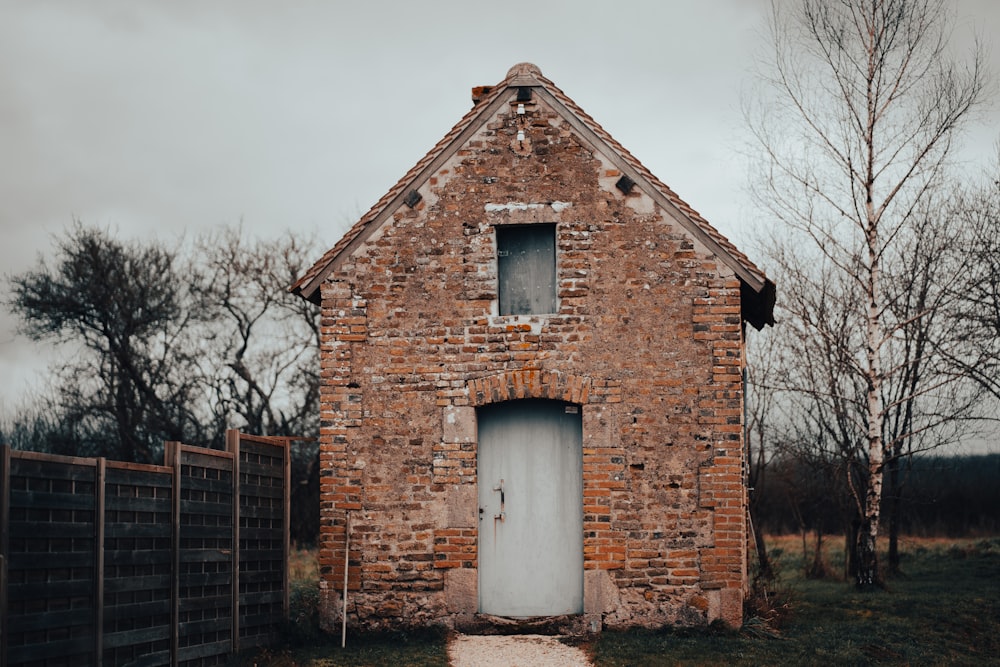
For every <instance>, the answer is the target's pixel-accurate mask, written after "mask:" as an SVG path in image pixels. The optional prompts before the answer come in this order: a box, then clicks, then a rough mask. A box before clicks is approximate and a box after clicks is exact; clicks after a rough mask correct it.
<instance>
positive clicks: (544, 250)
mask: <svg viewBox="0 0 1000 667" xmlns="http://www.w3.org/2000/svg"><path fill="white" fill-rule="evenodd" d="M496 233H497V282H498V285H497V292H498V296H499V301H500V314H501V315H538V314H546V313H555V312H556V226H555V225H554V224H535V225H510V226H506V225H505V226H498V227H497V228H496Z"/></svg>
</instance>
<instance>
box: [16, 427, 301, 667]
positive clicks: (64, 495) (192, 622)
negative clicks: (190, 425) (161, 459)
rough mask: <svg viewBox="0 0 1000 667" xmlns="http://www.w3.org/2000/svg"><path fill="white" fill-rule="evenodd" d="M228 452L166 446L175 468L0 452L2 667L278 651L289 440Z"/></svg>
mask: <svg viewBox="0 0 1000 667" xmlns="http://www.w3.org/2000/svg"><path fill="white" fill-rule="evenodd" d="M228 441H229V443H230V449H231V451H228V452H219V451H213V450H207V449H202V448H198V447H190V446H187V445H182V444H180V443H167V448H166V458H167V461H166V463H167V465H165V466H152V465H139V464H130V463H120V462H109V461H105V460H104V459H81V458H71V457H63V456H53V455H46V454H37V453H31V452H12V451H11V450H10V449H9V448H8V447H0V664H2V665H5V666H6V665H9V666H10V667H14V666H16V665H31V666H32V667H34V666H36V665H37V666H38V667H71V666H72V667H77V666H86V665H98V664H103V665H115V666H119V665H121V666H126V665H127V666H129V667H154V666H157V665H185V666H190V667H202V666H207V665H221V664H225V663H226V661H227V659H228V656H229V654H230V653H231V652H232V651H233V650H234V649H236V648H240V647H248V646H258V645H262V644H264V643H266V642H267V641H268V640H269V639H271V638H272V637H273V634H274V631H275V629H276V627H277V625H278V623H279V622H280V621H281V620H282V619H283V618H285V617H286V616H287V609H288V585H287V563H288V516H289V509H288V502H289V452H288V440H287V439H285V438H262V437H256V436H247V435H244V434H240V433H239V432H237V431H232V432H231V433H230V434H229V435H228ZM175 575H176V576H175ZM234 609H235V610H236V613H234Z"/></svg>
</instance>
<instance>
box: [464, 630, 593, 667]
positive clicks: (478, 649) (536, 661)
mask: <svg viewBox="0 0 1000 667" xmlns="http://www.w3.org/2000/svg"><path fill="white" fill-rule="evenodd" d="M448 658H449V662H450V663H451V665H452V667H590V665H591V663H590V660H588V659H587V654H586V653H584V652H583V651H582V650H581V649H579V648H576V647H574V646H567V645H566V644H563V643H562V642H560V641H559V638H558V637H551V636H545V635H457V636H456V637H455V638H454V639H452V640H451V642H450V643H449V644H448Z"/></svg>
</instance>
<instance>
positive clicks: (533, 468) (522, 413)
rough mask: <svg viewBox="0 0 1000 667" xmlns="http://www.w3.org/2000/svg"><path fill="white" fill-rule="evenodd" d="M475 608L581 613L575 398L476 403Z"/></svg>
mask: <svg viewBox="0 0 1000 667" xmlns="http://www.w3.org/2000/svg"><path fill="white" fill-rule="evenodd" d="M477 417H478V420H479V459H478V475H479V610H480V611H481V612H482V613H485V614H492V615H494V616H507V617H522V618H523V617H529V616H559V615H562V614H580V613H583V448H582V442H583V439H582V436H583V428H582V422H581V419H580V408H579V406H576V405H572V404H569V403H562V402H560V401H545V400H522V401H510V402H507V403H498V404H494V405H488V406H485V407H482V408H480V409H479V411H478V413H477Z"/></svg>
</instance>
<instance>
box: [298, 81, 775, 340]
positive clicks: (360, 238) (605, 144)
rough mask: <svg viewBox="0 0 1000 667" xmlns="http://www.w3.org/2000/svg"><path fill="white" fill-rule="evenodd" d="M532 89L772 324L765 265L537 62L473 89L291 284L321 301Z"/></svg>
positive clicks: (754, 314) (753, 313) (752, 312)
mask: <svg viewBox="0 0 1000 667" xmlns="http://www.w3.org/2000/svg"><path fill="white" fill-rule="evenodd" d="M520 88H531V89H532V94H533V95H538V97H539V98H540V99H542V100H544V101H545V102H546V103H547V104H548V105H549V106H551V107H552V108H553V109H554V110H555V111H556V112H557V113H558V114H559V115H560V116H562V118H563V119H564V120H565V121H567V122H568V123H569V124H570V126H572V127H573V129H574V130H575V131H576V132H578V133H579V134H580V135H581V137H582V138H583V139H584V140H586V141H588V142H590V143H591V144H592V145H594V146H595V147H597V148H598V149H603V150H602V151H601V152H602V153H603V154H605V155H606V156H607V157H608V159H609V160H610V161H611V163H612V164H614V165H615V167H616V168H617V169H618V170H619V171H620V172H621V173H622V174H624V175H625V176H628V177H629V178H630V179H632V181H633V182H634V183H635V186H634V187H637V188H639V189H640V190H642V191H643V192H644V193H646V194H647V195H648V196H650V197H651V198H652V199H653V200H654V201H656V202H657V203H658V204H659V205H660V206H661V208H663V210H664V211H666V212H667V214H668V215H670V216H671V217H672V218H673V219H674V220H675V221H676V222H677V223H679V224H680V225H681V226H682V227H683V228H684V229H686V230H687V231H688V232H689V233H690V234H691V235H692V236H694V237H695V238H697V239H698V240H699V241H700V242H701V243H703V244H704V245H705V246H706V247H708V248H709V249H710V250H711V251H712V252H714V253H715V254H716V256H717V257H719V259H720V260H721V261H722V263H724V264H725V265H726V266H728V267H729V268H730V269H732V270H733V271H734V272H735V273H736V275H737V277H739V279H740V281H741V283H742V290H741V292H742V296H743V302H744V307H743V311H744V312H743V318H744V319H745V320H747V321H748V322H750V324H752V325H753V326H754V327H756V328H757V329H760V328H762V327H763V326H764V325H765V324H774V319H773V309H774V298H775V288H774V283H772V282H771V281H770V280H769V279H768V278H767V276H766V275H764V272H763V271H761V270H760V269H759V268H757V266H756V265H755V264H754V263H753V262H751V261H750V259H749V258H748V257H747V256H746V255H744V254H743V253H742V252H741V251H740V250H739V249H738V248H737V247H736V246H734V245H733V244H732V243H731V242H730V241H729V239H727V238H726V237H725V236H723V235H722V234H720V233H719V231H718V230H716V229H715V228H714V227H712V225H710V224H709V222H708V221H707V220H705V218H703V217H702V216H701V214H699V213H698V212H697V211H696V210H694V209H693V208H691V206H690V205H688V204H687V202H685V201H684V200H683V199H681V198H680V197H678V196H677V193H675V192H674V191H673V190H671V189H670V188H669V187H667V185H666V184H664V183H663V182H662V181H660V180H659V179H658V178H657V177H656V176H654V175H653V173H652V172H650V171H649V170H648V169H647V168H646V167H645V166H643V164H642V163H641V162H639V160H637V159H636V158H635V157H634V156H633V155H632V154H631V153H629V152H628V150H626V149H625V147H624V146H622V145H621V144H619V143H618V142H617V141H616V140H615V139H614V138H613V137H612V136H611V135H610V134H608V132H607V131H606V130H605V129H604V128H603V127H601V126H600V125H599V124H598V123H597V121H595V120H594V119H593V118H591V117H590V116H589V115H588V114H587V113H586V112H585V111H584V110H583V109H581V108H580V107H579V106H577V104H576V102H574V101H573V100H571V99H570V98H569V97H567V96H566V94H565V93H564V92H563V91H562V90H560V89H559V88H558V87H556V85H555V84H554V83H552V81H550V80H549V79H547V78H545V77H544V76H542V72H541V70H539V69H538V67H537V66H535V65H533V64H531V63H520V64H517V65H515V66H514V67H512V68H511V69H510V71H509V72H507V76H506V77H505V78H504V79H503V81H501V82H500V83H498V84H497V85H496V86H492V87H485V86H484V87H480V88H477V89H475V91H474V92H475V93H477V95H478V97H477V98H476V103H475V105H474V106H473V107H472V109H471V110H470V111H469V112H468V113H466V114H465V116H464V117H463V118H462V119H461V120H460V121H458V123H457V124H456V125H455V126H454V127H453V128H451V130H450V131H449V132H448V133H447V134H446V135H445V136H444V137H443V138H442V139H441V140H440V141H439V142H438V143H437V144H436V145H435V146H434V147H433V148H432V149H431V150H430V151H429V152H428V153H427V154H426V155H425V156H424V157H423V158H422V159H421V160H420V161H419V162H417V163H416V164H415V165H413V167H412V168H411V169H410V170H409V171H408V172H406V174H405V175H404V176H403V177H402V178H401V179H399V181H398V182H397V183H396V184H395V185H394V186H392V188H390V190H389V191H388V192H387V193H385V195H383V196H382V198H381V199H379V200H378V201H377V202H376V203H375V205H374V206H372V207H371V209H370V210H369V211H368V212H367V213H365V214H364V215H363V216H362V217H361V219H360V220H358V221H357V222H356V223H355V224H354V225H353V226H352V227H351V228H350V229H349V230H348V231H347V233H346V234H345V235H344V236H343V238H341V239H340V241H338V242H337V244H336V245H334V246H333V247H332V248H330V250H328V251H327V252H326V253H325V254H324V255H323V257H321V258H320V260H319V261H318V262H316V263H315V264H314V265H313V266H312V268H310V269H309V270H308V271H306V273H305V274H303V275H302V277H300V278H299V279H298V280H297V281H295V284H294V285H292V287H291V288H290V291H291V292H293V293H294V294H298V295H299V296H301V297H303V298H304V299H308V300H310V301H313V302H314V303H319V301H320V295H319V288H320V285H321V284H322V283H323V281H324V280H326V278H327V276H329V275H330V273H331V272H333V271H335V270H336V269H337V267H338V266H339V265H340V264H341V262H342V261H343V259H344V258H345V257H347V256H349V255H350V253H351V252H352V251H353V250H354V249H355V248H357V247H358V246H359V245H361V244H363V243H364V242H365V240H367V239H368V238H369V237H370V236H371V235H372V234H373V233H374V232H376V231H377V230H378V229H379V228H380V227H381V226H382V225H383V224H385V223H386V222H387V221H389V220H391V218H392V214H393V212H394V211H396V210H397V209H398V208H399V206H400V205H401V204H403V203H404V201H405V200H406V197H407V195H408V194H409V192H410V191H411V190H415V189H418V188H419V187H420V186H421V185H422V184H423V183H424V182H426V181H427V179H429V178H430V177H431V176H432V175H434V174H435V173H436V172H437V170H438V169H439V168H440V166H441V165H442V164H444V163H445V162H446V161H448V160H449V159H450V158H451V157H452V156H453V155H454V154H455V152H456V151H458V150H459V149H460V148H461V147H462V146H463V145H464V144H465V142H466V141H467V140H468V139H469V138H470V137H472V136H473V135H474V134H475V133H476V132H477V131H478V130H479V128H480V125H481V122H485V121H486V119H489V118H491V117H492V116H493V115H494V114H495V113H496V112H497V111H498V110H499V109H500V108H501V107H503V106H504V105H506V104H508V103H509V102H510V100H511V97H512V96H515V95H517V93H518V89H520Z"/></svg>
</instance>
